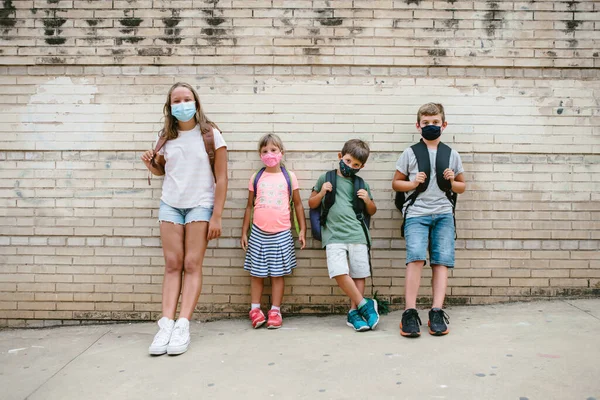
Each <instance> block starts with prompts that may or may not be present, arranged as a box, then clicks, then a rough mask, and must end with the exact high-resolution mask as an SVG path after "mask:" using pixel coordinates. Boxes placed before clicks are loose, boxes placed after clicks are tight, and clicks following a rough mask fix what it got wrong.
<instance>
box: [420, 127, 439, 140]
mask: <svg viewBox="0 0 600 400" xmlns="http://www.w3.org/2000/svg"><path fill="white" fill-rule="evenodd" d="M441 134H442V128H441V127H439V126H437V125H427V126H424V127H423V128H421V136H423V139H426V140H435V139H437V138H439V137H440V135H441Z"/></svg>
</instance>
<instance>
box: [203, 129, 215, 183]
mask: <svg viewBox="0 0 600 400" xmlns="http://www.w3.org/2000/svg"><path fill="white" fill-rule="evenodd" d="M200 133H201V135H202V140H203V141H204V148H205V149H206V154H208V160H209V161H210V169H211V170H212V172H213V175H214V173H215V134H214V132H213V127H212V125H210V124H207V123H204V124H203V123H201V124H200Z"/></svg>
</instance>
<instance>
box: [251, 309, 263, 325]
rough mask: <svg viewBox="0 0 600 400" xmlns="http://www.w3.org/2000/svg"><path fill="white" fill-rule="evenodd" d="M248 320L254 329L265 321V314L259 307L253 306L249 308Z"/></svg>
mask: <svg viewBox="0 0 600 400" xmlns="http://www.w3.org/2000/svg"><path fill="white" fill-rule="evenodd" d="M250 321H251V322H252V327H253V328H254V329H256V328H260V327H261V326H262V324H264V323H265V321H266V319H265V314H263V312H262V311H261V309H260V308H254V309H252V310H250Z"/></svg>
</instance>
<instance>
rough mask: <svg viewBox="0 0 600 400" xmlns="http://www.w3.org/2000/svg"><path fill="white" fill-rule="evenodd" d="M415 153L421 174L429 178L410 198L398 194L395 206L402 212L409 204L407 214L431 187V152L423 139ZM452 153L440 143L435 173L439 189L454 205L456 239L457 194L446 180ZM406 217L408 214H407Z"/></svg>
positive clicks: (453, 216) (416, 145)
mask: <svg viewBox="0 0 600 400" xmlns="http://www.w3.org/2000/svg"><path fill="white" fill-rule="evenodd" d="M411 148H412V149H413V152H414V153H415V157H416V158H417V164H418V166H419V172H425V174H426V175H427V178H426V179H425V182H423V183H420V184H419V186H417V188H416V189H415V191H414V192H413V193H412V194H411V195H410V196H408V197H406V193H405V192H396V199H395V201H394V202H395V204H396V208H397V209H398V210H400V212H402V209H403V208H404V203H406V202H408V205H407V206H406V212H408V208H409V207H410V206H412V205H413V204H414V203H415V200H416V199H417V197H418V196H419V194H420V193H423V192H424V191H425V190H427V186H428V185H429V176H430V175H431V163H430V160H429V151H428V150H427V145H426V144H425V142H423V139H421V141H419V143H416V144H413V145H412V146H411ZM451 153H452V149H451V148H450V147H449V146H448V145H447V144H445V143H442V142H440V143H439V144H438V148H437V154H436V156H435V172H436V174H435V175H436V180H437V184H438V187H439V188H440V190H441V191H442V192H444V193H445V194H446V197H447V198H448V200H449V201H450V203H451V204H452V218H453V219H454V235H455V238H456V216H455V215H454V213H455V210H456V199H457V196H458V195H457V194H456V193H454V192H453V191H452V184H451V183H450V181H449V180H447V179H444V171H445V170H446V168H448V167H449V166H450V154H451ZM405 215H406V214H405ZM405 221H406V218H404V220H403V221H402V230H401V232H402V237H404V222H405Z"/></svg>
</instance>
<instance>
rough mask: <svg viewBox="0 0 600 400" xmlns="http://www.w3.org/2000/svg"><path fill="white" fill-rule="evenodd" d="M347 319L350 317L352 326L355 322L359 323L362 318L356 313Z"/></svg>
mask: <svg viewBox="0 0 600 400" xmlns="http://www.w3.org/2000/svg"><path fill="white" fill-rule="evenodd" d="M349 317H350V322H351V323H352V324H354V323H356V322H359V321H362V318H361V317H360V314H359V313H357V312H356V313H351V314H349Z"/></svg>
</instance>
